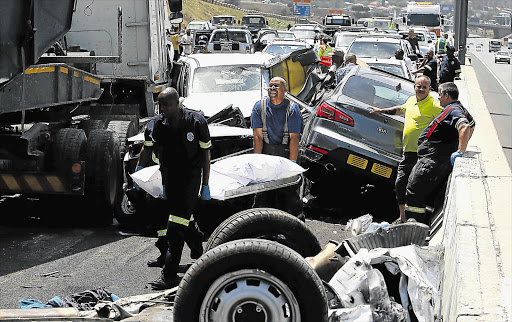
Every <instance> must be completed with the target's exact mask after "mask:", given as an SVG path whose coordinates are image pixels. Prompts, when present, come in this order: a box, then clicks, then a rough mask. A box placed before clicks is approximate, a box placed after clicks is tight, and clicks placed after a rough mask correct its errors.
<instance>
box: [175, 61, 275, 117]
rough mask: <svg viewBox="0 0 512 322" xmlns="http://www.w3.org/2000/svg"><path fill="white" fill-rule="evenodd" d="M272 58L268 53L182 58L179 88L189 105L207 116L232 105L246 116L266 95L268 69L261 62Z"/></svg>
mask: <svg viewBox="0 0 512 322" xmlns="http://www.w3.org/2000/svg"><path fill="white" fill-rule="evenodd" d="M272 57H274V56H272V55H270V54H266V53H259V54H254V55H245V54H237V53H234V54H226V53H219V54H215V55H210V54H193V55H188V56H185V57H181V58H180V59H179V61H178V63H179V65H180V66H181V68H180V71H179V76H178V78H177V79H178V81H177V85H176V89H177V90H178V93H179V94H180V96H183V97H185V100H184V101H183V105H184V106H185V107H187V108H190V109H193V110H197V111H201V112H202V113H203V114H204V116H205V117H211V116H213V115H214V114H216V113H218V112H220V111H221V110H222V109H224V108H225V107H226V106H228V105H230V104H232V105H233V106H235V107H238V108H239V109H240V110H241V112H242V114H243V117H245V118H248V117H250V115H251V112H252V108H253V106H254V103H255V102H256V101H257V100H259V99H260V98H261V95H262V90H263V88H262V83H264V80H263V75H262V73H263V72H264V70H263V69H262V68H261V65H262V64H263V63H264V62H266V61H268V60H269V59H271V58H272ZM173 72H175V71H174V70H173ZM263 93H264V92H263Z"/></svg>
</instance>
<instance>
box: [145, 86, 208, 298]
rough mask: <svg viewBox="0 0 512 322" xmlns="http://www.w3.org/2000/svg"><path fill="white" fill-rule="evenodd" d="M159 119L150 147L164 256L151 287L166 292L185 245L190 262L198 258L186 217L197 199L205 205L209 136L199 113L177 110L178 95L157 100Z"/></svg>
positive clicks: (169, 92) (194, 230)
mask: <svg viewBox="0 0 512 322" xmlns="http://www.w3.org/2000/svg"><path fill="white" fill-rule="evenodd" d="M158 104H159V106H160V112H161V113H162V115H163V117H162V118H161V119H159V120H158V121H156V122H155V125H154V129H153V138H152V139H153V141H154V142H155V148H156V149H157V150H158V151H157V152H158V153H157V155H158V158H159V162H160V171H161V173H162V183H163V185H164V195H165V198H166V199H167V210H168V211H169V213H168V215H169V219H168V222H167V233H166V235H167V247H168V251H169V252H170V256H166V258H165V265H164V268H163V270H162V276H161V277H160V279H158V280H156V281H154V282H152V283H151V285H152V287H153V289H156V290H161V289H168V288H172V287H174V286H176V285H178V284H179V282H180V278H179V277H178V274H177V273H178V272H177V271H178V266H179V263H180V260H181V255H182V252H183V246H184V243H185V242H186V243H187V245H188V246H189V248H190V250H191V252H190V256H191V257H192V258H198V257H199V256H201V255H202V252H203V247H202V242H203V237H204V235H203V233H202V232H201V231H200V230H199V227H198V226H197V223H196V222H195V221H194V220H193V219H192V214H193V212H194V210H195V207H196V205H197V202H198V195H199V192H201V199H203V200H208V199H210V192H209V191H210V190H209V188H208V182H209V177H210V148H211V146H212V143H211V140H210V132H209V131H208V124H207V123H206V119H205V118H204V117H203V116H202V115H201V114H199V113H197V112H194V111H191V110H187V109H185V108H183V107H182V106H181V105H180V104H179V95H178V93H177V92H176V90H175V89H174V88H172V87H169V88H166V89H165V90H163V91H162V92H161V93H160V94H159V95H158Z"/></svg>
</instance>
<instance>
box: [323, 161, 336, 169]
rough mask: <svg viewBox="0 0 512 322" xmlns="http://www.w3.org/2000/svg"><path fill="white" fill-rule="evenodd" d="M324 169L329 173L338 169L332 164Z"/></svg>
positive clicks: (328, 164)
mask: <svg viewBox="0 0 512 322" xmlns="http://www.w3.org/2000/svg"><path fill="white" fill-rule="evenodd" d="M324 167H325V169H326V170H327V171H336V167H335V166H334V164H332V163H326V164H325V165H324Z"/></svg>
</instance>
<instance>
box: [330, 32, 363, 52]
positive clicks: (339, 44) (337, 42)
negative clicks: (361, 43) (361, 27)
mask: <svg viewBox="0 0 512 322" xmlns="http://www.w3.org/2000/svg"><path fill="white" fill-rule="evenodd" d="M365 34H366V33H361V32H353V31H338V32H336V33H335V34H334V37H333V38H334V40H333V42H334V47H333V51H335V52H342V53H343V55H345V54H346V53H347V48H348V46H350V43H352V41H353V40H354V39H356V38H359V37H361V36H362V35H365Z"/></svg>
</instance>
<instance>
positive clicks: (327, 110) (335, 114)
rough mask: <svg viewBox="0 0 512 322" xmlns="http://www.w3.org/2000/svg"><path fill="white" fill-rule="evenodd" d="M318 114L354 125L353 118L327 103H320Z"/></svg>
mask: <svg viewBox="0 0 512 322" xmlns="http://www.w3.org/2000/svg"><path fill="white" fill-rule="evenodd" d="M316 116H318V117H323V118H326V119H329V120H333V121H335V122H340V123H343V124H346V125H348V126H354V119H353V118H351V117H350V116H348V115H347V114H345V113H343V112H342V111H339V110H337V109H335V108H334V107H332V106H331V105H329V104H327V103H322V104H320V106H319V107H318V109H317V111H316Z"/></svg>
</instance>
